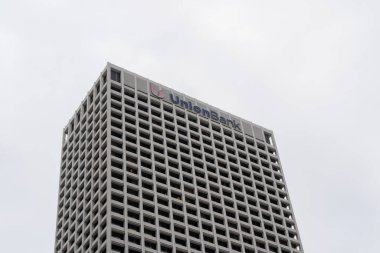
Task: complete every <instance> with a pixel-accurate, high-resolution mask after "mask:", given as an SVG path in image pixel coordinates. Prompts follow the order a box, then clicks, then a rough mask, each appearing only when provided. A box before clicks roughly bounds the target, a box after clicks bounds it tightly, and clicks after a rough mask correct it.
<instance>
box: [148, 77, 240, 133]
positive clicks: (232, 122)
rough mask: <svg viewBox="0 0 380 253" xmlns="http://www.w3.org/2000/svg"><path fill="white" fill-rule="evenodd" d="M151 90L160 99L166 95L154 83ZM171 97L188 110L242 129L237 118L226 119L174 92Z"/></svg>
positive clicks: (172, 100) (174, 102) (173, 101)
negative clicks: (181, 97)
mask: <svg viewBox="0 0 380 253" xmlns="http://www.w3.org/2000/svg"><path fill="white" fill-rule="evenodd" d="M150 92H151V94H152V95H153V96H155V97H158V98H160V99H163V98H165V97H166V93H165V90H163V89H160V87H158V86H157V85H155V84H152V83H151V84H150ZM169 97H170V101H171V102H172V103H173V104H175V105H178V106H180V107H182V108H185V109H186V110H190V111H193V112H195V113H197V114H200V115H202V116H203V117H206V118H210V119H212V120H215V121H218V122H220V123H222V124H223V125H225V126H228V127H232V128H234V129H236V130H239V131H241V128H240V123H239V122H236V121H235V120H230V119H226V118H225V117H223V116H220V115H219V114H218V112H215V111H213V110H209V109H207V108H202V107H200V106H197V105H195V104H194V102H191V101H186V100H182V99H180V97H179V96H177V95H173V94H172V93H170V94H169Z"/></svg>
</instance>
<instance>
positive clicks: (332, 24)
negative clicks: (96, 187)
mask: <svg viewBox="0 0 380 253" xmlns="http://www.w3.org/2000/svg"><path fill="white" fill-rule="evenodd" d="M379 7H380V2H379V1H375V0H374V1H368V0H360V1H359V0H358V1H350V0H345V1H343V0H342V1H339V0H314V1H305V0H298V1H297V0H289V1H283V0H282V1H270V0H269V1H253V0H251V1H236V0H235V1H221V0H218V1H205V0H203V1H194V0H193V1H174V0H172V1H164V0H162V1H161V0H155V1H125V0H123V1H94V0H91V1H90V0H88V1H64V0H60V1H54V0H33V1H7V0H1V1H0V87H1V90H0V122H1V124H0V252H4V253H5V252H6V253H12V252H28V253H42V252H53V248H54V246H53V244H54V234H55V222H56V206H57V195H58V193H57V192H58V180H59V179H58V175H59V166H60V152H61V137H62V128H63V127H64V126H65V125H66V123H67V122H68V120H69V118H70V117H71V115H72V114H73V113H74V110H75V109H76V108H77V107H78V106H79V104H80V102H81V101H82V99H83V98H84V96H85V95H86V92H87V91H88V90H89V89H90V87H91V86H92V84H93V82H94V81H95V80H96V78H97V77H98V76H99V74H100V71H101V70H102V69H103V68H104V67H105V65H106V63H107V61H109V62H111V63H114V64H116V65H119V66H121V67H124V68H126V69H128V70H130V71H132V72H135V73H137V74H140V75H142V76H145V77H147V78H149V79H152V80H155V81H157V82H160V83H162V84H164V85H167V86H169V87H171V88H174V89H176V90H178V91H180V92H183V93H185V94H188V95H190V96H193V97H195V98H197V99H199V100H202V101H205V102H207V103H209V104H211V105H214V106H216V107H219V108H221V109H223V110H226V111H228V112H231V113H233V114H236V115H238V116H241V117H243V118H246V119H248V120H251V121H252V122H255V123H257V124H259V125H262V126H265V127H266V128H269V129H272V130H273V131H274V133H275V138H276V142H277V145H278V148H279V153H280V157H281V162H282V165H283V169H284V173H285V178H286V181H287V184H288V189H289V191H290V198H291V200H292V204H293V208H294V211H295V215H296V220H297V222H298V226H299V230H300V234H301V239H302V243H303V246H304V249H305V252H306V253H321V252H323V253H337V252H345V253H358V252H360V253H367V252H368V253H378V252H379V242H380V230H379V227H380V197H379V195H380V166H379V164H380V161H379V160H380V159H379V157H380V156H379V153H380V152H379V151H380V150H379V144H378V142H379V141H380V133H379V129H380V116H379V109H380V100H379V92H380V75H379V71H378V68H379V61H380V60H379V59H380V50H379V45H380V31H379V24H380V17H379V15H378V14H379V11H380V10H379Z"/></svg>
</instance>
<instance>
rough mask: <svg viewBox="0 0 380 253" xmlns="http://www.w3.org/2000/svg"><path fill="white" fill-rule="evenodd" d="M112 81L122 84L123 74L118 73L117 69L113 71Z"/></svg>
mask: <svg viewBox="0 0 380 253" xmlns="http://www.w3.org/2000/svg"><path fill="white" fill-rule="evenodd" d="M111 80H113V81H116V82H119V83H120V82H121V74H120V71H117V70H115V69H111Z"/></svg>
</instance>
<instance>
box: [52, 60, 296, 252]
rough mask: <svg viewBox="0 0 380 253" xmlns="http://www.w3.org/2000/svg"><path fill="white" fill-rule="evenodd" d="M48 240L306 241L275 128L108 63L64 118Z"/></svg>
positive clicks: (226, 248)
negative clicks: (55, 202) (52, 232)
mask: <svg viewBox="0 0 380 253" xmlns="http://www.w3.org/2000/svg"><path fill="white" fill-rule="evenodd" d="M55 252H57V253H95V252H100V253H108V252H113V253H127V252H128V253H137V252H173V253H176V252H178V253H185V252H207V253H217V252H220V253H228V252H245V253H267V252H275V253H301V252H303V249H302V245H301V241H300V237H299V232H298V229H297V225H296V222H295V218H294V213H293V209H292V206H291V203H290V200H289V195H288V192H287V188H286V183H285V180H284V174H283V170H282V167H281V163H280V160H279V156H278V150H277V147H276V143H275V140H274V137H273V132H272V131H270V130H268V129H265V128H263V127H261V126H258V125H256V124H253V123H251V122H249V121H246V120H244V119H241V118H239V117H236V116H234V115H231V114H229V113H227V112H224V111H222V110H220V109H218V108H215V107H212V106H210V105H208V104H206V103H203V102H201V101H198V100H196V99H194V98H191V97H188V96H186V95H184V94H181V93H179V92H177V91H175V90H172V89H170V88H168V87H165V86H163V85H161V84H158V83H156V82H153V81H151V80H148V79H146V78H143V77H141V76H139V75H136V74H134V73H131V72H129V71H127V70H125V69H122V68H120V67H118V66H115V65H113V64H110V63H108V64H107V66H106V68H105V69H104V70H103V71H102V73H101V75H100V77H99V78H98V80H97V81H96V82H95V84H94V86H93V87H92V88H91V90H90V91H89V93H88V94H87V96H86V98H85V99H84V100H83V102H82V103H81V105H80V106H79V108H78V109H77V111H76V112H75V114H74V116H73V117H72V118H71V119H70V121H69V123H68V124H67V126H66V127H65V128H64V130H63V143H62V161H61V172H60V184H59V200H58V211H57V229H56V241H55Z"/></svg>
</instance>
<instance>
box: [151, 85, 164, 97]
mask: <svg viewBox="0 0 380 253" xmlns="http://www.w3.org/2000/svg"><path fill="white" fill-rule="evenodd" d="M150 92H151V93H152V95H154V96H155V97H158V98H161V99H162V98H164V97H165V91H164V90H163V89H160V88H159V87H158V85H155V84H153V83H151V84H150Z"/></svg>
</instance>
